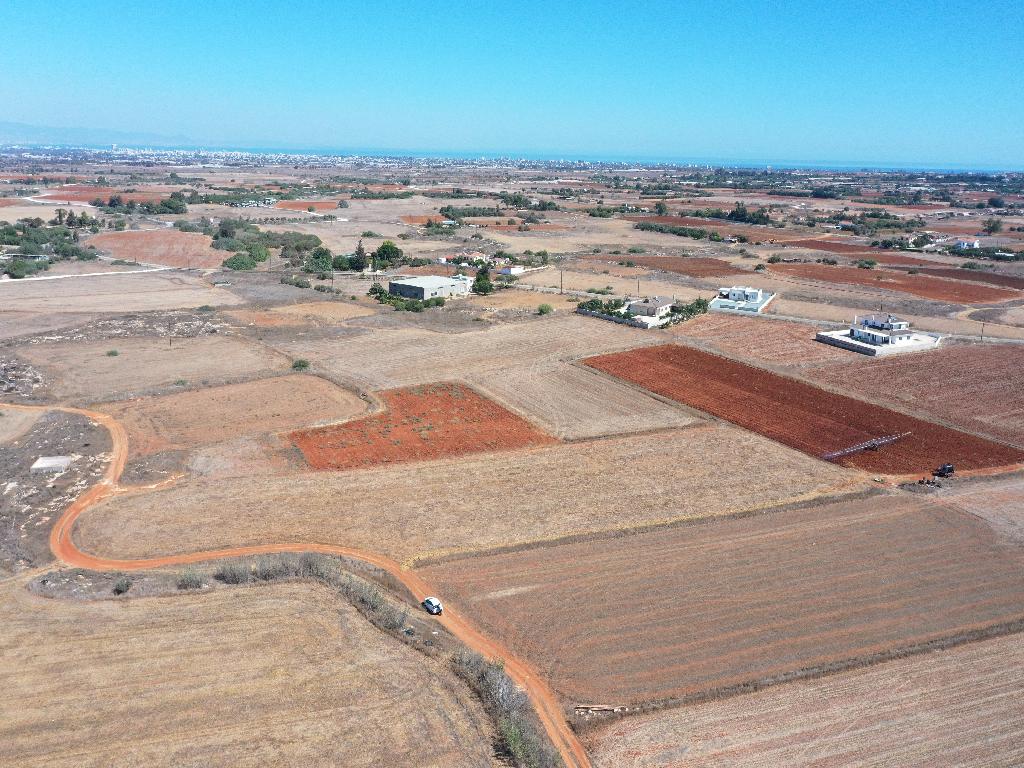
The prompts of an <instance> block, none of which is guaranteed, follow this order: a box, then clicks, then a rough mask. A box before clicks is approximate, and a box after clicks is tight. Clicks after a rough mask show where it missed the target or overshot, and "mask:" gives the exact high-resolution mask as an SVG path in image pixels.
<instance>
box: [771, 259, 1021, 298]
mask: <svg viewBox="0 0 1024 768" xmlns="http://www.w3.org/2000/svg"><path fill="white" fill-rule="evenodd" d="M770 271H771V272H774V273H776V274H779V275H782V276H784V277H785V276H791V277H797V278H807V279H809V280H819V281H821V282H824V283H839V284H841V285H862V286H868V287H871V288H877V289H879V290H885V291H897V292H899V293H907V294H910V295H911V296H920V297H921V298H923V299H931V300H933V301H947V302H952V303H954V304H987V303H991V302H997V301H1006V300H1007V299H1013V298H1019V293H1018V292H1017V291H1013V290H1009V289H1006V288H995V287H991V286H987V285H980V284H977V283H965V282H959V281H955V280H945V279H942V278H938V277H928V276H927V275H922V274H917V275H911V274H909V273H903V272H894V271H891V270H881V269H859V268H858V267H830V266H827V265H824V264H772V265H771V267H770Z"/></svg>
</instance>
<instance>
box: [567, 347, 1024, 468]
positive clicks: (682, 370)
mask: <svg viewBox="0 0 1024 768" xmlns="http://www.w3.org/2000/svg"><path fill="white" fill-rule="evenodd" d="M585 363H586V364H587V365H589V366H591V367H593V368H596V369H598V370H601V371H605V372H606V373H610V374H612V375H614V376H619V377H620V378H623V379H625V380H626V381H632V382H633V383H635V384H639V385H641V386H644V387H646V388H648V389H650V390H651V391H653V392H656V393H658V394H660V395H663V396H665V397H670V398H672V399H674V400H678V401H679V402H682V403H686V404H687V405H689V406H691V407H693V408H697V409H699V410H702V411H706V412H707V413H710V414H712V415H714V416H717V417H719V418H722V419H727V420H729V421H731V422H733V423H734V424H738V425H739V426H741V427H744V428H745V429H750V430H753V431H755V432H757V433H759V434H762V435H765V436H767V437H770V438H772V439H773V440H778V441H779V442H780V443H783V444H784V445H788V446H790V447H792V448H796V449H797V450H800V451H803V452H805V453H807V454H809V455H811V456H819V457H820V456H823V455H825V454H828V453H832V452H835V451H840V450H843V449H845V448H849V447H852V446H856V445H859V444H861V443H864V442H866V441H869V440H874V439H876V438H881V437H886V436H895V435H903V437H901V438H900V439H898V440H896V441H895V442H892V443H889V444H887V445H884V446H882V447H880V448H878V449H877V450H865V451H859V452H857V453H852V454H849V455H845V456H842V457H839V458H837V459H836V461H838V462H839V463H841V464H843V465H846V466H851V467H858V468H860V469H863V470H866V471H869V472H884V473H887V474H907V473H920V472H930V471H931V470H932V469H934V468H935V467H937V466H938V465H940V464H943V463H945V462H953V463H954V464H956V465H957V468H958V469H982V468H989V467H999V466H1004V465H1010V464H1017V463H1020V462H1024V451H1022V450H1020V449H1017V448H1011V447H1009V446H1006V445H1001V444H999V443H994V442H992V441H989V440H984V439H982V438H980V437H975V436H974V435H970V434H967V433H965V432H960V431H957V430H954V429H950V428H948V427H943V426H940V425H938V424H933V423H931V422H927V421H923V420H921V419H917V418H914V417H912V416H907V415H905V414H902V413H898V412H896V411H893V410H890V409H888V408H883V407H881V406H877V405H872V404H871V403H868V402H865V401H864V400H857V399H854V398H852V397H845V396H843V395H837V394H834V393H832V392H829V391H827V390H824V389H821V388H819V387H816V386H813V385H811V384H807V383H805V382H802V381H796V380H795V379H790V378H787V377H785V376H779V375H778V374H775V373H771V372H769V371H766V370H763V369H761V368H754V367H752V366H749V365H745V364H744V363H739V362H736V361H734V360H729V359H727V358H723V357H718V356H716V355H712V354H708V353H707V352H702V351H700V350H697V349H691V348H689V347H681V346H675V345H670V346H663V347H648V348H645V349H637V350H633V351H631V352H622V353H618V354H612V355H602V356H600V357H593V358H589V359H588V360H586V361H585ZM877 382H878V380H877V379H874V386H877ZM886 386H887V387H888V386H889V385H888V383H887V384H886Z"/></svg>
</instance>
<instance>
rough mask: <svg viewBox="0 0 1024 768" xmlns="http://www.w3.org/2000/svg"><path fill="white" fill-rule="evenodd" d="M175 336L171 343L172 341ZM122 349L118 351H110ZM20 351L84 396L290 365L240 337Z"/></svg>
mask: <svg viewBox="0 0 1024 768" xmlns="http://www.w3.org/2000/svg"><path fill="white" fill-rule="evenodd" d="M168 342H170V343H168ZM112 351H116V352H117V354H116V355H110V354H108V353H109V352H112ZM18 355H19V356H20V357H23V358H25V359H26V360H27V361H29V362H30V363H31V364H32V365H34V366H36V367H37V368H39V369H40V370H42V371H43V373H44V377H45V379H46V381H47V382H50V383H51V386H50V393H51V394H52V395H53V396H55V397H57V398H61V399H69V400H75V401H78V402H97V401H102V400H108V399H114V398H121V397H126V396H133V395H140V394H144V393H148V392H150V391H152V390H155V389H166V388H169V387H174V386H182V385H180V384H178V383H177V382H179V381H184V382H185V383H186V384H189V385H192V386H196V385H203V386H209V385H211V384H215V383H226V382H228V381H232V380H238V379H243V378H253V377H255V376H257V375H258V374H261V373H267V372H269V371H273V370H281V369H283V368H287V367H288V364H289V361H288V359H287V358H285V357H284V355H280V354H278V353H276V352H272V351H270V350H268V349H266V348H265V347H263V346H261V345H259V344H256V343H253V342H250V341H246V340H244V339H240V338H232V337H228V336H198V337H195V338H176V339H165V338H153V337H151V338H144V337H140V338H123V339H109V340H106V341H90V342H60V343H57V344H33V345H31V346H26V345H23V346H21V347H19V348H18Z"/></svg>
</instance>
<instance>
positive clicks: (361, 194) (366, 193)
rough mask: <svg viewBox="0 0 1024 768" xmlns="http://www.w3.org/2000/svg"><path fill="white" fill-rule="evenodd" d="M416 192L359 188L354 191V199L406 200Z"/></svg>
mask: <svg viewBox="0 0 1024 768" xmlns="http://www.w3.org/2000/svg"><path fill="white" fill-rule="evenodd" d="M414 194H416V193H415V192H412V191H411V190H405V191H403V192H371V191H370V190H368V189H357V190H356V191H355V192H353V193H352V199H353V200H405V199H406V198H409V197H412V196H413V195H414Z"/></svg>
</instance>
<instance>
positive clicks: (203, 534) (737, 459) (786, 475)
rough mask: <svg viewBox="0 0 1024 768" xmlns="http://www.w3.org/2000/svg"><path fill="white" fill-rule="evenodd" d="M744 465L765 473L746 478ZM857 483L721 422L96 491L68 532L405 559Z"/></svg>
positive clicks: (151, 542)
mask: <svg viewBox="0 0 1024 768" xmlns="http://www.w3.org/2000/svg"><path fill="white" fill-rule="evenodd" d="M752 466H753V467H771V472H770V473H769V474H767V475H765V476H762V477H759V478H758V482H756V483H753V482H751V481H750V474H749V469H750V467H752ZM864 484H865V481H864V480H863V479H862V478H861V477H860V476H859V475H854V476H851V474H850V473H849V472H848V471H846V470H844V469H843V468H841V467H838V466H835V465H831V464H826V463H823V462H820V461H817V460H814V459H809V458H807V457H806V456H803V455H802V454H800V453H797V452H796V451H791V450H789V449H788V448H785V447H783V446H781V445H779V444H778V443H774V442H772V441H770V440H765V439H764V438H761V437H758V436H757V435H754V434H752V433H750V432H744V431H743V430H739V429H735V428H733V427H729V426H724V425H722V426H711V427H694V428H690V429H680V430H673V431H669V432H663V433H658V434H654V435H636V436H629V437H615V438H609V439H607V440H596V441H591V442H585V443H576V444H572V445H563V444H555V445H549V446H543V447H539V448H534V449H531V450H528V451H509V452H505V453H499V454H494V453H491V454H475V455H467V456H463V457H462V458H459V459H448V460H439V461H431V462H418V463H412V464H402V465H397V466H394V467H378V468H375V469H365V470H355V471H350V472H332V473H314V472H308V473H301V474H296V475H291V476H288V477H279V476H270V475H256V476H253V477H247V478H231V479H215V480H205V479H195V480H191V481H188V482H182V483H180V484H177V485H175V486H174V487H171V488H167V489H165V490H162V491H158V492H154V493H151V494H147V495H145V496H119V497H115V498H112V499H109V500H108V501H106V502H103V503H102V504H101V505H100V506H98V507H96V508H95V509H92V510H90V511H89V513H88V514H87V515H85V516H83V517H82V519H81V520H80V521H79V523H78V525H77V526H76V529H75V533H74V536H75V539H76V541H78V543H79V545H80V546H81V547H82V548H83V549H84V550H85V551H87V552H93V553H96V554H106V555H111V556H114V557H148V556H150V555H157V554H171V553H178V552H191V551H196V550H201V549H209V548H212V547H223V546H233V545H244V544H261V543H266V542H268V541H274V542H292V541H320V542H323V543H335V544H345V545H349V546H355V547H362V548H364V549H369V550H371V551H374V552H381V553H383V554H387V555H389V556H391V557H394V558H396V559H398V560H403V561H405V560H409V559H412V558H422V557H427V556H433V555H441V554H445V553H451V552H461V551H473V550H480V549H485V548H494V547H502V546H509V545H519V544H524V543H528V542H531V541H536V540H538V539H553V538H558V537H564V536H573V535H577V534H581V533H587V532H593V531H618V530H622V529H630V528H635V527H636V526H644V525H652V524H657V523H664V522H668V521H673V520H679V519H685V518H694V517H706V516H709V515H720V514H726V513H732V512H739V511H742V510H749V509H757V508H762V507H765V506H772V505H777V504H783V503H786V502H789V501H793V500H795V499H805V498H813V497H817V496H819V495H828V494H834V493H837V492H842V491H846V490H856V489H860V488H863V487H864ZM200 509H201V510H202V515H199V516H197V515H196V512H195V511H196V510H200ZM240 510H244V513H240ZM439 532H443V533H439Z"/></svg>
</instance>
